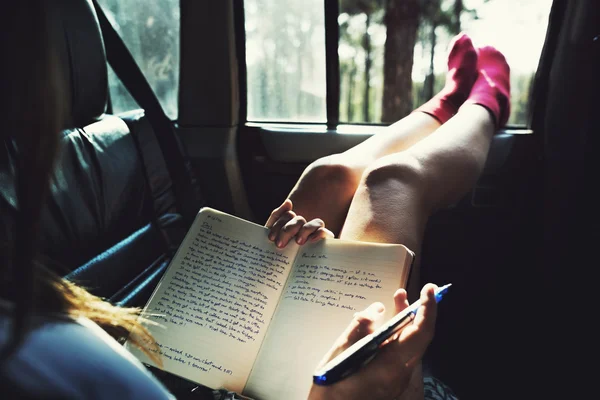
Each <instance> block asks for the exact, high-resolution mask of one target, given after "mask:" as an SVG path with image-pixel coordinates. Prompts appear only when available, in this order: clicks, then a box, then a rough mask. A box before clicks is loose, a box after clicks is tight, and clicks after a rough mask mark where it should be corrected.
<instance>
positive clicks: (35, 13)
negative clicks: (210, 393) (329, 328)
mask: <svg viewBox="0 0 600 400" xmlns="http://www.w3.org/2000/svg"><path fill="white" fill-rule="evenodd" d="M45 4H46V2H45V1H44V0H24V1H20V2H9V3H7V4H5V7H4V12H5V15H8V16H9V18H6V20H5V22H4V23H3V24H2V27H1V28H0V51H1V52H2V54H4V56H5V60H4V62H3V63H2V64H1V66H0V93H2V94H3V96H4V99H7V100H8V101H6V102H5V103H4V104H3V105H2V107H0V117H1V118H0V120H1V121H2V123H3V126H2V128H1V129H2V130H1V135H2V139H3V142H4V143H5V144H6V145H7V146H14V147H15V148H16V149H17V150H18V160H17V170H16V176H17V181H16V182H17V183H16V201H17V204H18V215H17V218H16V222H15V224H14V226H2V231H1V232H0V234H2V237H1V238H2V240H3V242H2V253H1V260H0V274H1V275H0V277H1V278H0V349H1V354H0V390H1V392H0V393H2V395H3V397H5V398H6V397H8V398H11V397H18V398H100V399H103V398H111V399H112V398H119V399H125V398H143V399H165V398H173V394H172V393H169V391H168V390H167V389H166V388H165V387H164V386H163V385H162V384H161V383H160V382H158V381H157V380H156V379H155V378H154V377H153V376H152V375H151V374H150V373H149V372H148V370H146V369H145V368H144V367H143V365H142V364H141V363H140V362H139V361H137V360H136V359H135V358H134V357H133V356H132V355H131V354H129V353H128V352H127V351H126V350H125V349H124V348H123V347H122V346H120V345H119V343H118V342H117V341H116V340H115V339H122V338H124V337H126V336H127V335H129V334H130V332H132V331H135V333H132V334H131V336H130V340H131V341H133V342H134V343H136V342H137V343H140V342H142V341H145V340H147V339H148V337H147V332H146V331H145V330H144V329H143V328H142V327H141V325H140V324H139V322H138V320H137V313H138V310H135V309H123V308H118V307H114V306H112V305H110V304H109V303H107V302H104V301H103V300H102V299H99V298H97V297H95V296H93V295H91V294H89V293H87V292H86V291H85V290H83V289H81V288H79V287H77V286H75V285H73V284H71V283H69V282H66V281H64V280H62V279H61V278H59V277H57V276H55V275H54V274H52V273H51V272H50V271H48V270H47V269H46V268H44V265H43V261H42V260H40V259H39V258H38V257H37V255H36V248H37V247H36V238H37V235H38V227H39V221H40V212H41V208H42V204H43V202H44V198H45V195H46V193H47V192H48V186H49V179H50V175H51V171H52V168H53V162H54V160H55V157H56V153H57V143H58V132H59V130H60V128H61V127H62V125H63V124H62V122H63V118H64V114H65V113H64V107H63V105H64V104H65V100H66V99H65V96H66V94H65V93H63V91H61V88H62V87H63V85H62V84H61V82H60V78H59V77H60V76H61V74H60V73H59V71H58V68H59V67H58V64H57V62H56V60H55V59H54V57H53V51H52V48H51V47H50V43H49V40H48V37H49V30H48V23H49V21H48V19H47V18H48V17H47V15H48V13H47V10H46V9H45ZM316 230H319V229H318V227H317V228H316ZM434 289H435V287H434V286H433V285H428V286H426V287H425V288H424V289H423V295H422V299H423V302H424V306H423V307H421V309H420V311H419V314H418V316H417V318H416V320H415V323H413V324H412V325H411V326H410V327H408V328H407V329H405V330H404V331H403V332H402V334H401V335H400V337H398V338H397V340H394V341H393V342H391V343H390V345H388V346H386V347H385V349H384V350H383V351H382V352H381V354H380V355H379V356H378V357H377V358H376V359H375V360H374V361H373V362H372V363H370V364H369V365H368V366H367V367H366V368H365V369H363V370H361V371H360V372H359V373H357V374H355V375H353V376H351V377H349V378H347V379H345V380H343V381H341V382H339V383H338V384H336V385H332V386H327V387H314V388H313V389H312V390H311V393H310V398H311V399H321V398H327V399H332V398H351V399H352V398H357V399H358V398H379V397H380V398H393V397H397V396H399V395H400V394H402V393H403V392H405V390H406V388H407V381H408V379H409V377H410V376H411V371H412V368H413V367H414V365H415V362H417V361H418V360H419V359H420V358H421V356H422V354H423V352H424V351H425V349H426V348H427V345H428V344H429V342H430V340H431V338H432V336H433V329H434V324H435V313H436V305H435V299H434V296H433V291H434ZM395 304H396V308H397V310H401V309H403V308H404V307H406V306H407V301H406V292H405V291H404V290H402V289H399V290H398V291H397V292H396V295H395ZM380 315H382V306H381V305H380V304H374V305H372V306H371V307H369V308H368V309H367V310H365V311H363V312H361V313H357V315H356V316H355V318H354V320H353V321H352V322H351V323H350V325H349V327H348V328H347V329H346V331H345V332H343V333H342V334H341V336H340V338H339V340H338V341H337V342H336V343H335V344H334V347H333V348H332V349H331V351H330V352H329V353H328V355H326V358H325V360H327V359H329V358H330V357H332V356H334V355H335V354H337V353H339V352H340V351H342V350H343V349H344V348H346V347H347V346H349V345H351V344H352V343H353V342H355V341H356V340H358V339H360V338H361V337H363V336H364V335H365V334H366V333H368V332H369V330H370V329H372V326H373V323H374V321H376V320H377V319H378V318H379V316H380ZM135 328H137V329H135ZM307 378H309V377H307ZM177 395H178V397H180V398H181V397H187V396H190V397H192V398H196V397H200V395H198V396H197V395H196V394H195V393H191V394H190V393H187V394H183V393H182V394H181V395H179V394H177Z"/></svg>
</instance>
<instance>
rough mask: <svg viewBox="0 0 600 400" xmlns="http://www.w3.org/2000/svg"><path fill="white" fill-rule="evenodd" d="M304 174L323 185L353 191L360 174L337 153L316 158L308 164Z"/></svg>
mask: <svg viewBox="0 0 600 400" xmlns="http://www.w3.org/2000/svg"><path fill="white" fill-rule="evenodd" d="M304 175H305V176H306V177H307V178H308V179H310V180H311V181H313V182H315V183H317V184H320V185H325V186H326V187H328V188H336V189H345V188H347V189H348V190H351V191H354V190H355V189H356V186H357V185H358V181H359V180H360V176H357V173H356V172H355V171H354V169H353V168H352V167H351V166H350V165H348V164H346V163H344V162H343V160H342V159H341V158H339V157H337V155H331V156H327V157H323V158H320V159H318V160H317V161H315V162H313V163H312V164H310V165H309V166H308V167H307V168H306V170H305V171H304Z"/></svg>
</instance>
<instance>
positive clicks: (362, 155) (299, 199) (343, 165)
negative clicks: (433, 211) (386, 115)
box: [288, 112, 440, 235]
mask: <svg viewBox="0 0 600 400" xmlns="http://www.w3.org/2000/svg"><path fill="white" fill-rule="evenodd" d="M439 126H440V123H439V122H438V121H437V120H436V119H435V118H433V117H431V116H430V115H428V114H425V113H421V112H417V113H412V114H410V115H408V116H406V117H405V118H403V119H401V120H400V121H398V122H396V123H395V124H393V125H391V126H389V127H387V128H386V130H385V131H384V132H380V133H378V134H377V135H375V136H372V137H370V138H369V139H367V140H365V141H364V142H362V143H361V144H359V145H357V146H355V147H353V148H351V149H350V150H347V151H346V152H344V153H341V154H334V155H331V156H328V157H324V158H322V159H319V160H317V161H316V162H314V163H313V164H311V165H310V166H309V167H308V168H306V170H305V171H304V173H303V174H302V176H301V177H300V179H299V180H298V182H297V183H296V186H294V188H293V189H292V191H291V192H290V194H289V196H288V197H289V198H290V199H291V200H292V202H293V204H294V212H295V213H296V214H298V215H302V216H304V217H305V218H306V219H307V220H311V219H313V218H321V219H323V220H324V221H325V225H326V226H327V227H328V228H329V229H330V230H331V231H332V232H334V233H335V234H336V235H338V234H339V232H340V230H341V228H342V225H343V223H344V220H345V219H346V213H347V212H348V207H350V202H351V201H352V197H353V196H354V193H355V191H356V189H357V187H358V184H359V182H360V179H361V176H362V174H363V172H364V171H365V169H366V168H367V167H368V166H369V165H370V164H372V163H373V162H374V161H375V160H377V159H378V158H380V157H383V156H385V155H388V154H392V153H395V152H398V151H402V150H405V149H407V148H409V147H410V146H412V145H413V144H415V143H416V142H418V141H419V140H421V139H423V138H424V137H427V136H428V135H430V134H431V133H432V132H434V131H435V130H436V129H437V128H439ZM317 189H318V190H319V192H321V193H325V195H320V196H316V195H315V192H316V190H317Z"/></svg>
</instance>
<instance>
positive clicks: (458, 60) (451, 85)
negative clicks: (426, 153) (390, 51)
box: [415, 33, 477, 124]
mask: <svg viewBox="0 0 600 400" xmlns="http://www.w3.org/2000/svg"><path fill="white" fill-rule="evenodd" d="M476 79H477V51H476V50H475V48H474V47H473V43H472V42H471V39H470V38H469V36H467V35H466V34H464V33H461V34H459V35H457V36H456V37H454V39H452V43H451V44H450V54H449V55H448V74H447V75H446V85H445V86H444V88H443V89H442V90H441V91H440V92H439V93H438V94H436V95H435V96H434V97H432V98H431V99H430V100H429V101H428V102H426V103H425V104H423V105H422V106H421V107H419V108H417V109H416V110H415V111H420V112H424V113H426V114H429V115H431V116H432V117H434V118H435V119H437V120H438V121H440V122H441V123H442V124H443V123H444V122H446V121H448V120H449V119H450V118H452V116H453V115H454V114H456V113H457V112H458V108H459V107H460V106H461V105H462V104H463V103H464V102H465V100H466V99H467V97H469V93H470V92H471V88H472V87H473V83H474V82H475V80H476Z"/></svg>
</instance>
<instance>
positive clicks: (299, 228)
mask: <svg viewBox="0 0 600 400" xmlns="http://www.w3.org/2000/svg"><path fill="white" fill-rule="evenodd" d="M292 208H293V205H292V201H291V200H290V199H287V200H286V201H284V202H283V204H282V205H280V206H279V207H277V208H276V209H274V210H273V212H272V213H271V216H270V217H269V219H268V220H267V223H266V224H265V226H266V227H267V228H269V229H270V230H269V240H270V241H272V242H274V243H275V244H276V245H277V247H279V248H280V249H282V248H284V247H285V246H287V244H288V243H289V241H290V240H291V239H292V238H294V237H295V238H296V239H295V240H296V243H298V244H300V245H302V244H304V243H306V242H316V241H318V240H321V239H325V238H327V237H330V238H333V237H334V235H333V233H332V232H331V231H330V230H329V229H327V228H325V223H324V222H323V220H321V219H319V218H315V219H313V220H311V221H308V222H307V221H306V219H305V218H304V217H302V216H300V215H296V213H295V212H293V211H292Z"/></svg>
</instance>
